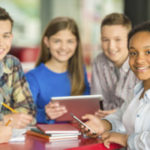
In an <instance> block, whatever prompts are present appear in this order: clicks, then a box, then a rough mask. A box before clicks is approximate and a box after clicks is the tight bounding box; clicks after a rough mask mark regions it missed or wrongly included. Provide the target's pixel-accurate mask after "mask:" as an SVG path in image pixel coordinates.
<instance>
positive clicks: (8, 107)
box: [2, 103, 17, 113]
mask: <svg viewBox="0 0 150 150" xmlns="http://www.w3.org/2000/svg"><path fill="white" fill-rule="evenodd" d="M2 105H3V106H4V107H6V108H7V109H9V110H10V111H11V112H13V113H17V111H16V110H14V109H13V108H11V107H10V106H8V105H7V104H5V103H2Z"/></svg>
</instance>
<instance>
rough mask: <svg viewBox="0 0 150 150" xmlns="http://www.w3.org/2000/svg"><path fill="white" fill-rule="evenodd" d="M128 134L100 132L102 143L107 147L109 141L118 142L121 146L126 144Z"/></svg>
mask: <svg viewBox="0 0 150 150" xmlns="http://www.w3.org/2000/svg"><path fill="white" fill-rule="evenodd" d="M127 140H128V135H126V134H121V133H117V132H105V133H103V134H102V141H103V142H104V145H105V146H106V147H107V148H109V147H110V143H116V144H120V145H121V146H123V147H126V146H127Z"/></svg>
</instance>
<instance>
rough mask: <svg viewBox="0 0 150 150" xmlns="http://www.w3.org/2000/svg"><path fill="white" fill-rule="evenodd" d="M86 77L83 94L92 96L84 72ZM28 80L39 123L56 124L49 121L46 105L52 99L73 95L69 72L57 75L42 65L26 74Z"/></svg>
mask: <svg viewBox="0 0 150 150" xmlns="http://www.w3.org/2000/svg"><path fill="white" fill-rule="evenodd" d="M84 75H85V86H86V89H85V92H84V93H83V94H84V95H88V94H90V87H89V83H88V80H87V73H86V71H84ZM26 79H27V81H28V83H29V86H30V90H31V92H32V96H33V99H34V103H35V104H36V107H37V108H36V109H37V114H36V119H37V122H38V123H54V120H47V118H46V113H45V105H46V104H48V103H49V102H50V100H51V97H54V96H70V95H71V83H70V79H69V76H68V72H64V73H56V72H53V71H51V70H50V69H48V68H47V67H46V66H45V65H44V64H43V63H41V64H40V65H39V66H38V67H36V68H35V69H33V70H31V71H29V72H28V73H27V74H26Z"/></svg>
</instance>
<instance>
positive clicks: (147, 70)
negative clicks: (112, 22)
mask: <svg viewBox="0 0 150 150" xmlns="http://www.w3.org/2000/svg"><path fill="white" fill-rule="evenodd" d="M129 64H130V67H131V69H132V71H133V72H134V73H135V75H136V76H137V77H138V78H139V79H140V80H149V79H150V32H146V31H142V32H138V33H136V34H135V35H133V37H131V39H130V41H129Z"/></svg>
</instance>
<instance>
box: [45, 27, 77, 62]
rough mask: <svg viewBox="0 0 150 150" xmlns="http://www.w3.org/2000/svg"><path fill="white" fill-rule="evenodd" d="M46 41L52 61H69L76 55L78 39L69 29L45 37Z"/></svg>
mask: <svg viewBox="0 0 150 150" xmlns="http://www.w3.org/2000/svg"><path fill="white" fill-rule="evenodd" d="M44 42H45V44H46V46H47V47H48V48H49V50H50V53H51V61H57V62H61V63H68V61H69V59H70V58H71V57H72V56H73V55H74V53H75V50H76V47H77V40H76V37H75V35H73V34H72V32H71V31H70V30H69V29H65V30H61V31H59V32H57V33H56V34H54V35H52V36H51V37H49V38H48V37H45V38H44Z"/></svg>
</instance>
